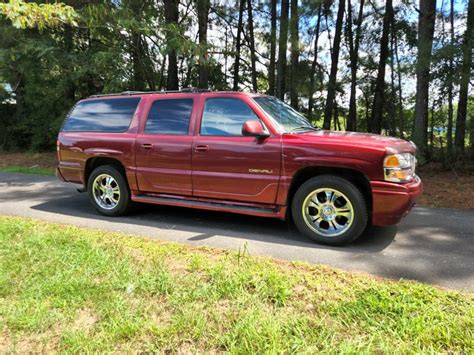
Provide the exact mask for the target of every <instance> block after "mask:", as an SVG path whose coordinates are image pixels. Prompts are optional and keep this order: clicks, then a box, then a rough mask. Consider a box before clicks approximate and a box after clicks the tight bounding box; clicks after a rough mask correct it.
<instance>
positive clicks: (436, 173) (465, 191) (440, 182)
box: [0, 152, 474, 209]
mask: <svg viewBox="0 0 474 355" xmlns="http://www.w3.org/2000/svg"><path fill="white" fill-rule="evenodd" d="M56 164H57V163H56V153H55V152H47V153H35V154H28V153H0V169H2V168H3V169H5V168H8V167H25V168H34V169H37V170H38V169H51V171H53V170H54V168H55V167H56ZM39 171H40V172H41V170H39ZM19 172H20V171H19ZM418 175H419V176H420V177H421V179H422V180H423V185H424V192H423V194H422V195H421V197H420V198H419V199H418V205H419V206H425V207H444V208H459V209H474V173H469V172H463V171H458V170H456V171H455V170H445V169H443V168H442V167H441V165H440V164H429V165H425V166H423V167H420V168H419V169H418Z"/></svg>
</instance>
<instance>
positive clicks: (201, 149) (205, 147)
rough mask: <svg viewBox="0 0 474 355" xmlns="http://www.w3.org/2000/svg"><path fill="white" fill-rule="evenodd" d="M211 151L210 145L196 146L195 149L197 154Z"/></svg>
mask: <svg viewBox="0 0 474 355" xmlns="http://www.w3.org/2000/svg"><path fill="white" fill-rule="evenodd" d="M208 150H209V146H208V145H196V146H195V147H194V151H195V152H207V151H208Z"/></svg>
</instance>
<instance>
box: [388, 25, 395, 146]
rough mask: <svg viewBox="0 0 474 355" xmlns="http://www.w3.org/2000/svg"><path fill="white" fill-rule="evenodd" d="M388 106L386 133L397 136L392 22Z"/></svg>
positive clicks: (392, 30)
mask: <svg viewBox="0 0 474 355" xmlns="http://www.w3.org/2000/svg"><path fill="white" fill-rule="evenodd" d="M390 27H391V32H390V104H389V118H388V126H389V127H388V131H389V134H390V135H391V136H393V137H395V136H396V134H397V126H396V124H395V122H396V120H395V116H396V115H395V111H396V108H395V102H396V101H397V93H396V91H395V54H394V53H395V37H394V34H393V32H394V29H393V22H392V23H391V24H390Z"/></svg>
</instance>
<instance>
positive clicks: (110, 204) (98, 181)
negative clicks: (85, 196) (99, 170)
mask: <svg viewBox="0 0 474 355" xmlns="http://www.w3.org/2000/svg"><path fill="white" fill-rule="evenodd" d="M92 193H93V195H94V200H95V202H96V203H97V204H98V205H99V206H100V207H101V208H103V209H105V210H112V209H114V208H115V207H117V205H118V203H119V201H120V187H119V185H118V183H117V181H116V180H115V179H114V178H113V177H112V176H110V175H109V174H100V175H98V176H97V177H96V178H95V179H94V182H93V185H92Z"/></svg>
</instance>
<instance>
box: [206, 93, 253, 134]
mask: <svg viewBox="0 0 474 355" xmlns="http://www.w3.org/2000/svg"><path fill="white" fill-rule="evenodd" d="M248 120H258V117H257V115H256V114H255V113H254V112H253V111H252V109H251V108H250V107H249V105H247V104H246V103H245V102H244V101H242V100H239V99H227V98H217V99H208V100H207V101H206V105H205V106H204V112H203V114H202V122H201V135H203V136H241V135H242V126H243V125H244V123H245V121H248Z"/></svg>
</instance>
